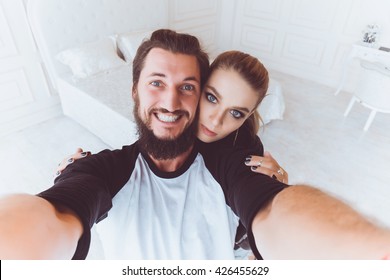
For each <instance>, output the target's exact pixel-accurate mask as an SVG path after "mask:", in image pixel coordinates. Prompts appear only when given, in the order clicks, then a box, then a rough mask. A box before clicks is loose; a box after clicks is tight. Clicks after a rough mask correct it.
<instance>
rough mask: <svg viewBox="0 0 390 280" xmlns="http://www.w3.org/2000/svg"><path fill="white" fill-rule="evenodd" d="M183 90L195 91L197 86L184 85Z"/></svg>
mask: <svg viewBox="0 0 390 280" xmlns="http://www.w3.org/2000/svg"><path fill="white" fill-rule="evenodd" d="M182 90H185V91H193V90H195V87H194V86H193V85H184V86H182Z"/></svg>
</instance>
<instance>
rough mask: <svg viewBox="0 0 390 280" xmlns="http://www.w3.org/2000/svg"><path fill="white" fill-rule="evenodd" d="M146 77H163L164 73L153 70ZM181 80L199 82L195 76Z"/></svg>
mask: <svg viewBox="0 0 390 280" xmlns="http://www.w3.org/2000/svg"><path fill="white" fill-rule="evenodd" d="M148 77H162V78H165V77H166V75H165V74H163V73H159V72H153V73H151V74H150V75H148ZM183 81H185V82H187V81H195V82H197V83H200V82H199V80H198V79H197V78H196V77H195V76H190V77H186V78H184V79H183Z"/></svg>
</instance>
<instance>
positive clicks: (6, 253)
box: [0, 194, 83, 259]
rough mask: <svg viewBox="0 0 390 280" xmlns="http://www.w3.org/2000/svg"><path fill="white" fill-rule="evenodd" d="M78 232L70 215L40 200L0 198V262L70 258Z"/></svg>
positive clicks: (23, 196) (76, 222)
mask: <svg viewBox="0 0 390 280" xmlns="http://www.w3.org/2000/svg"><path fill="white" fill-rule="evenodd" d="M82 232H83V227H82V224H81V222H80V220H79V219H78V217H77V216H76V215H75V214H74V213H72V212H70V211H67V210H66V209H61V208H56V207H54V206H53V205H52V204H51V203H50V202H48V201H47V200H45V199H43V198H40V197H37V196H34V195H28V194H17V195H10V196H6V197H2V198H0V259H71V258H72V257H73V255H74V252H75V250H76V247H77V242H78V240H79V238H80V236H81V234H82Z"/></svg>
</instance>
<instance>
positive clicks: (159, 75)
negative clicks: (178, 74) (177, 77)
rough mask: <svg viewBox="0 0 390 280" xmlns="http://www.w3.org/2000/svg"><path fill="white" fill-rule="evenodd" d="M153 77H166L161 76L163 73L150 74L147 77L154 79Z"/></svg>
mask: <svg viewBox="0 0 390 280" xmlns="http://www.w3.org/2000/svg"><path fill="white" fill-rule="evenodd" d="M154 76H157V77H166V76H165V74H163V73H158V72H153V73H151V74H150V75H149V76H148V77H154Z"/></svg>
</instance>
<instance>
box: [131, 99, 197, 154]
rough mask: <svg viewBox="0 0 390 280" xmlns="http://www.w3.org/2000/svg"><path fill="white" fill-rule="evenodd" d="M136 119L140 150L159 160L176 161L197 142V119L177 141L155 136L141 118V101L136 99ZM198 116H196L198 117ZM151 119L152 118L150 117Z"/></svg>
mask: <svg viewBox="0 0 390 280" xmlns="http://www.w3.org/2000/svg"><path fill="white" fill-rule="evenodd" d="M134 101H135V106H134V118H135V122H136V124H137V133H138V135H139V139H138V143H139V145H140V148H141V149H142V150H143V151H145V152H146V153H148V154H149V155H150V156H152V157H153V158H154V159H157V160H169V159H174V158H176V157H177V156H179V155H181V154H183V153H184V152H186V151H188V150H189V149H190V147H191V146H192V145H193V144H194V142H195V138H196V135H195V131H196V128H197V117H196V118H195V120H194V121H193V122H192V123H191V124H190V125H189V126H187V127H186V128H185V129H184V131H183V132H182V133H181V134H180V135H179V136H178V137H176V138H175V139H161V138H158V137H157V136H156V135H154V133H153V130H151V129H150V128H149V126H148V123H145V122H144V121H143V120H142V119H141V118H140V116H139V110H138V108H139V100H138V96H137V97H135V100H134ZM197 115H198V114H197ZM197 115H196V116H197ZM148 117H149V118H150V116H148Z"/></svg>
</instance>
